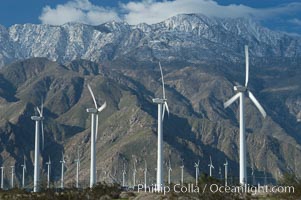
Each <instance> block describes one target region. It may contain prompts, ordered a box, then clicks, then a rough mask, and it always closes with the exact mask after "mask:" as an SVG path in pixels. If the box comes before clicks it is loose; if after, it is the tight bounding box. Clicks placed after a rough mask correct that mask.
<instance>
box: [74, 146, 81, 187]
mask: <svg viewBox="0 0 301 200" xmlns="http://www.w3.org/2000/svg"><path fill="white" fill-rule="evenodd" d="M74 161H75V162H76V188H79V187H78V183H79V170H80V159H79V149H77V159H76V160H74Z"/></svg>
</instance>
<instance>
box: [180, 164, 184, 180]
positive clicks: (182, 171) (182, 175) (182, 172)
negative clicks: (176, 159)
mask: <svg viewBox="0 0 301 200" xmlns="http://www.w3.org/2000/svg"><path fill="white" fill-rule="evenodd" d="M180 168H181V185H183V184H184V160H182V165H181V166H180Z"/></svg>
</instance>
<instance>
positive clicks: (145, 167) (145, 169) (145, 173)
mask: <svg viewBox="0 0 301 200" xmlns="http://www.w3.org/2000/svg"><path fill="white" fill-rule="evenodd" d="M144 162H145V166H144V188H146V181H147V180H146V176H147V163H146V160H145V161H144Z"/></svg>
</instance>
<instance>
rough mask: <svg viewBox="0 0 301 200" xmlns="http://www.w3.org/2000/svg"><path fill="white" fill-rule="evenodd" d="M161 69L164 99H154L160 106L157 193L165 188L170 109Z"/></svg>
mask: <svg viewBox="0 0 301 200" xmlns="http://www.w3.org/2000/svg"><path fill="white" fill-rule="evenodd" d="M159 67H160V71H161V79H162V88H163V98H154V99H153V103H156V104H158V147H157V148H158V152H157V183H156V186H157V188H156V189H157V191H161V189H162V187H163V120H164V114H165V109H166V111H167V113H168V114H169V109H168V105H167V99H166V97H165V87H164V77H163V72H162V67H161V64H160V62H159Z"/></svg>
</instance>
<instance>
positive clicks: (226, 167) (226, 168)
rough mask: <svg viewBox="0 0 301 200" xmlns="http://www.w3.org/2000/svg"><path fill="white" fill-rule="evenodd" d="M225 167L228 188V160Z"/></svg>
mask: <svg viewBox="0 0 301 200" xmlns="http://www.w3.org/2000/svg"><path fill="white" fill-rule="evenodd" d="M224 165H225V186H228V160H227V159H226V162H225V163H224Z"/></svg>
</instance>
